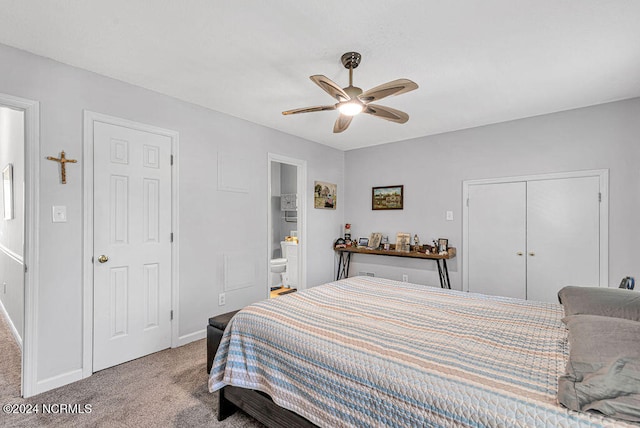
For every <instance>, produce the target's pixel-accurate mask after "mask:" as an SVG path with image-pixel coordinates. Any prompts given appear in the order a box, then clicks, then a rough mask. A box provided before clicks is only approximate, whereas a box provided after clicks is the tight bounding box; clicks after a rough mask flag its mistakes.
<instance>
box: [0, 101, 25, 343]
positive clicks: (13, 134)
mask: <svg viewBox="0 0 640 428" xmlns="http://www.w3.org/2000/svg"><path fill="white" fill-rule="evenodd" d="M8 164H12V165H13V217H14V218H13V219H11V220H6V219H5V218H4V215H3V214H4V203H3V201H4V191H3V189H2V175H0V301H1V302H2V305H3V306H4V309H5V311H6V312H7V315H8V316H9V319H10V321H11V324H12V325H13V329H14V332H13V333H14V335H16V336H17V339H18V340H19V341H20V343H21V341H22V335H23V330H24V244H23V242H24V236H23V231H24V200H23V196H24V113H23V112H21V111H17V110H12V109H10V108H8V107H1V106H0V174H1V173H2V171H3V170H4V168H5V167H6V166H7V165H8Z"/></svg>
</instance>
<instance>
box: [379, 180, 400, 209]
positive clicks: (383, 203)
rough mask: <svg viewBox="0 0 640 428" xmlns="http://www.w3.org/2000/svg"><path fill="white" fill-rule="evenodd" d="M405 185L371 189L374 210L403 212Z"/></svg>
mask: <svg viewBox="0 0 640 428" xmlns="http://www.w3.org/2000/svg"><path fill="white" fill-rule="evenodd" d="M403 193H404V185H397V186H384V187H372V188H371V209H372V210H401V209H403V207H404V196H403Z"/></svg>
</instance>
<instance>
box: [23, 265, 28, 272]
mask: <svg viewBox="0 0 640 428" xmlns="http://www.w3.org/2000/svg"><path fill="white" fill-rule="evenodd" d="M27 271H28V269H27V265H24V273H27Z"/></svg>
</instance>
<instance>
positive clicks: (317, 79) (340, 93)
mask: <svg viewBox="0 0 640 428" xmlns="http://www.w3.org/2000/svg"><path fill="white" fill-rule="evenodd" d="M309 79H311V80H312V81H313V83H315V84H316V85H318V86H320V87H321V88H322V90H323V91H325V92H326V93H327V94H329V95H331V96H332V97H333V98H335V99H336V100H338V101H349V100H350V99H351V97H350V96H349V95H347V93H346V92H345V91H344V89H342V88H341V87H340V86H338V84H337V83H335V82H334V81H333V80H331V79H329V78H328V77H327V76H323V75H322V74H314V75H313V76H310V77H309Z"/></svg>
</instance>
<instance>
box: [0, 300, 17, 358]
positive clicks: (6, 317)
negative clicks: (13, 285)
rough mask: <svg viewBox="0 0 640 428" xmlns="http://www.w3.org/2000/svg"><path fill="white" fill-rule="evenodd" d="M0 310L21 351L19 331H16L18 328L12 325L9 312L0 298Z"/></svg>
mask: <svg viewBox="0 0 640 428" xmlns="http://www.w3.org/2000/svg"><path fill="white" fill-rule="evenodd" d="M0 310H1V311H2V314H3V315H4V319H5V320H7V324H9V328H10V329H11V334H13V338H14V339H16V343H17V344H18V346H19V347H20V352H22V337H20V333H18V329H17V328H16V326H15V325H13V321H11V317H10V316H9V312H7V309H6V308H5V307H4V305H3V304H2V300H0Z"/></svg>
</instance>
